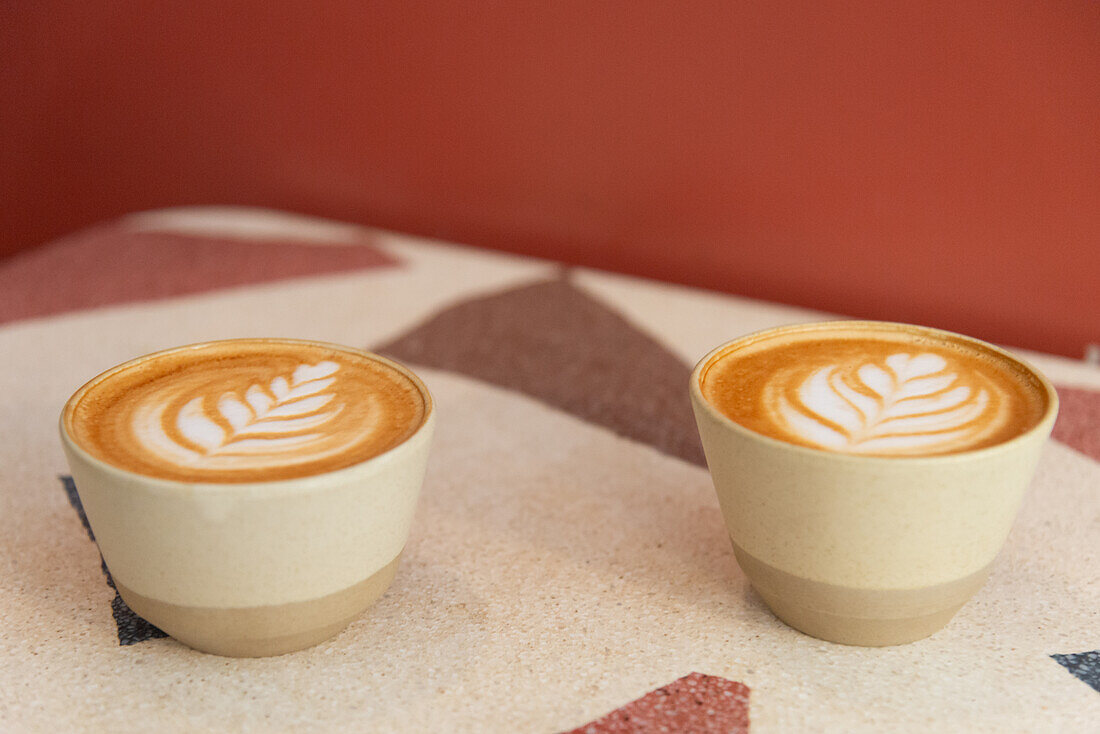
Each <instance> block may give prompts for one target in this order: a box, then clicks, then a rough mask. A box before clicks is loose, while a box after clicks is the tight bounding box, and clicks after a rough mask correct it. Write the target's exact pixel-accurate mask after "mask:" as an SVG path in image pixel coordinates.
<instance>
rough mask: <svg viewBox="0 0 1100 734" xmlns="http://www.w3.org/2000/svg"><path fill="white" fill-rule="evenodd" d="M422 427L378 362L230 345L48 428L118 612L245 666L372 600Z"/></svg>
mask: <svg viewBox="0 0 1100 734" xmlns="http://www.w3.org/2000/svg"><path fill="white" fill-rule="evenodd" d="M434 421H435V412H434V409H433V404H432V398H431V395H430V394H429V392H428V390H427V388H426V387H425V386H424V384H423V383H422V382H421V381H420V379H419V378H418V377H417V376H416V375H415V374H413V373H412V372H411V371H410V370H409V369H407V368H406V367H404V366H402V365H399V364H397V363H395V362H392V361H390V360H388V359H385V358H383V357H380V356H378V355H373V354H370V353H367V352H363V351H361V350H357V349H352V348H350V347H343V346H339V345H334V344H326V343H322V342H314V341H303V340H293V339H235V340H227V341H220V342H207V343H204V344H196V345H191V346H186V347H179V348H176V349H170V350H166V351H163V352H157V353H155V354H150V355H147V356H144V357H140V358H138V359H135V360H132V361H129V362H126V363H125V364H122V365H119V366H118V367H115V368H113V369H111V370H108V371H106V372H104V373H103V374H101V375H99V376H98V377H95V378H94V379H92V380H91V381H90V382H89V383H87V384H86V385H84V386H83V387H81V388H80V389H79V390H78V391H77V392H76V393H75V394H74V395H73V396H72V398H70V400H69V401H68V403H67V404H66V406H65V408H64V410H63V412H62V415H61V421H60V431H61V441H62V445H63V447H64V450H65V454H66V457H67V459H68V462H69V466H70V469H71V472H72V475H73V479H74V481H75V484H76V487H77V490H78V492H79V494H80V498H81V501H82V503H83V505H84V509H85V512H86V514H87V517H88V522H89V524H90V525H91V529H92V532H93V533H94V535H95V538H96V542H97V543H98V545H99V549H100V552H101V553H102V555H103V559H104V561H105V563H106V565H107V567H108V568H109V569H110V571H111V575H112V577H113V579H114V582H115V585H116V587H117V589H118V592H119V594H120V595H121V597H122V599H123V601H125V602H126V604H127V605H129V606H130V608H131V609H133V610H134V612H136V613H137V614H139V615H141V616H142V617H144V618H145V619H147V620H148V621H149V622H151V623H153V624H155V625H157V626H158V627H160V628H161V629H162V630H164V631H165V632H166V633H168V634H169V635H170V636H172V637H174V638H175V639H177V640H179V641H180V642H183V643H184V644H186V645H189V646H190V647H193V648H195V649H197V650H201V651H203V652H208V653H214V654H218V655H228V656H235V657H255V656H267V655H278V654H282V653H287V652H291V651H294V650H299V649H302V648H304V647H309V646H311V645H314V644H317V643H319V642H321V641H323V640H326V639H328V638H330V637H332V636H334V635H336V634H337V633H338V632H340V631H341V630H342V629H344V628H345V627H346V626H347V625H348V624H349V623H350V622H351V621H352V620H354V619H355V618H356V617H357V616H359V614H361V613H362V612H363V610H364V609H366V608H367V607H368V606H370V605H371V604H372V603H373V602H375V601H376V600H377V599H378V598H379V597H380V596H381V595H382V594H383V593H384V592H385V591H386V589H387V588H388V587H389V585H390V582H391V581H392V580H393V578H394V575H395V573H396V570H397V565H398V560H399V558H400V555H401V552H402V550H403V548H404V546H405V543H406V541H407V539H408V535H409V529H410V525H411V523H412V518H413V513H414V510H415V507H416V502H417V497H418V494H419V492H420V487H421V483H422V481H423V477H424V473H425V468H426V464H427V457H428V448H429V443H430V441H431V436H432V430H433V426H434Z"/></svg>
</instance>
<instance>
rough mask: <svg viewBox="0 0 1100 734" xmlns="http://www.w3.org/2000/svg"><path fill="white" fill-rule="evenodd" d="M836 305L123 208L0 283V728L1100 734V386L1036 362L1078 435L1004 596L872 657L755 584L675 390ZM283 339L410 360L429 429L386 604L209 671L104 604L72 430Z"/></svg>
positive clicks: (1060, 456)
mask: <svg viewBox="0 0 1100 734" xmlns="http://www.w3.org/2000/svg"><path fill="white" fill-rule="evenodd" d="M826 317H827V315H826V314H820V313H814V312H809V311H803V310H799V309H793V308H786V307H781V306H776V305H772V304H764V303H760V302H754V301H748V300H744V299H738V298H733V297H728V296H723V295H718V294H714V293H707V292H702V291H696V290H691V289H687V288H683V287H674V286H670V285H665V284H661V283H657V282H653V281H642V280H637V279H632V278H627V277H622V276H616V275H610V274H606V273H600V272H595V271H589V270H583V269H568V270H567V269H564V268H562V267H561V266H559V265H556V264H554V263H549V262H544V261H538V260H532V259H527V258H521V257H515V256H510V255H502V254H498V253H491V252H486V251H481V250H477V249H473V248H467V247H460V246H455V245H449V244H445V243H438V242H428V241H423V240H418V239H415V238H411V237H406V236H399V235H395V234H389V233H381V232H375V231H371V230H364V229H360V228H357V227H353V226H350V225H343V224H337V223H331V222H322V221H318V220H309V219H303V218H298V217H292V216H289V215H284V214H279V213H274V212H263V211H256V210H229V209H210V208H206V209H188V210H167V211H162V212H152V213H146V214H140V215H134V216H131V217H127V218H125V219H122V220H119V221H115V222H110V223H106V224H103V225H101V226H98V227H95V228H92V229H90V230H86V231H84V232H80V233H77V234H74V235H72V236H70V237H67V238H65V239H63V240H60V241H57V242H55V243H53V244H50V245H48V246H45V247H43V248H39V249H37V250H33V251H30V252H27V253H23V254H20V255H17V256H15V257H14V258H10V259H8V260H4V261H0V356H2V358H0V395H2V396H3V398H2V400H3V409H2V410H0V437H2V440H0V568H2V572H0V731H4V732H7V731H96V732H101V731H158V732H172V731H259V732H264V731H371V732H390V731H394V732H547V733H549V732H563V731H574V730H575V731H580V732H594V733H595V732H658V731H692V732H711V731H713V732H741V731H752V732H754V733H755V732H788V731H845V732H849V731H914V732H916V731H921V732H924V731H938V732H947V731H960V732H962V731H965V732H982V731H989V732H1012V731H1027V732H1041V731H1050V732H1095V731H1100V651H1098V648H1100V370H1098V369H1097V368H1095V367H1091V366H1088V365H1085V364H1083V363H1080V362H1075V361H1072V360H1067V359H1062V358H1057V357H1050V356H1045V355H1041V354H1032V353H1026V352H1023V353H1022V355H1023V356H1024V357H1025V358H1026V359H1028V360H1029V361H1031V362H1032V363H1033V364H1035V365H1037V366H1038V367H1039V368H1040V369H1042V370H1043V371H1044V372H1045V373H1046V374H1047V375H1048V376H1049V377H1050V378H1051V380H1052V381H1053V382H1054V383H1055V384H1056V385H1057V386H1058V388H1059V393H1060V395H1061V400H1062V412H1061V416H1060V418H1059V421H1058V424H1057V426H1056V427H1055V430H1054V440H1052V441H1051V442H1050V443H1049V444H1048V446H1047V448H1046V449H1045V452H1044V455H1043V457H1042V460H1041V462H1040V466H1039V470H1038V473H1037V476H1036V478H1035V480H1034V481H1033V483H1032V485H1031V489H1030V491H1029V493H1028V496H1027V499H1026V500H1025V503H1024V507H1023V509H1022V510H1021V513H1020V517H1019V519H1018V520H1017V522H1016V525H1015V527H1014V529H1013V531H1012V534H1011V535H1010V537H1009V540H1008V543H1007V546H1006V548H1005V550H1004V551H1003V553H1002V554H1001V556H1000V557H999V558H998V560H997V562H996V564H995V566H994V569H993V573H992V576H991V578H990V580H989V582H988V583H987V584H986V586H985V587H984V588H983V589H982V590H981V591H980V592H979V593H978V595H977V596H976V597H975V598H974V599H973V600H972V601H971V602H970V603H969V604H967V605H966V606H965V607H964V608H963V609H962V611H961V612H960V613H959V614H958V615H957V616H956V617H955V619H954V620H953V621H952V622H951V623H950V624H949V625H948V626H947V627H946V628H945V629H944V630H942V631H941V632H939V633H937V634H935V635H933V636H932V637H930V638H928V639H926V640H922V641H920V642H916V643H913V644H910V645H904V646H900V647H892V648H878V649H869V648H857V647H846V646H842V645H834V644H830V643H827V642H822V641H820V640H816V639H813V638H811V637H807V636H805V635H803V634H800V633H798V632H796V631H794V630H792V629H790V628H788V627H786V626H785V625H783V624H782V623H781V622H779V621H778V620H776V619H775V618H774V617H773V616H772V615H771V613H770V612H769V611H768V610H767V609H766V607H765V606H764V604H763V602H762V601H761V600H760V599H759V598H758V597H757V596H756V594H755V593H754V592H753V591H752V590H751V588H750V587H749V585H748V583H747V582H746V580H745V578H744V576H743V575H742V574H741V572H740V571H739V570H738V568H737V565H736V563H735V561H734V558H733V553H732V550H731V548H730V545H729V541H728V538H727V537H726V531H725V528H724V525H723V522H722V517H721V514H720V512H719V510H718V504H717V501H716V499H715V496H714V490H713V488H712V486H711V483H710V478H709V476H708V474H707V471H706V468H705V464H704V461H703V456H702V451H701V449H700V447H699V443H698V438H697V435H696V433H695V427H694V423H693V421H692V416H691V409H690V406H689V403H688V399H687V392H686V385H687V380H688V375H689V372H690V369H691V366H692V365H693V364H694V363H695V361H696V360H697V359H698V358H699V357H701V356H702V355H703V354H704V353H706V352H707V351H708V350H709V349H710V348H711V347H713V346H715V345H717V344H719V343H721V342H723V341H726V340H728V339H731V338H733V337H736V336H738V335H741V334H744V333H747V332H750V331H755V330H758V329H761V328H765V327H770V326H776V325H779V324H784V323H793V322H799V321H808V320H817V319H823V318H826ZM241 336H290V337H302V338H312V339H320V340H324V341H332V342H339V343H344V344H349V345H354V346H361V347H367V348H370V349H372V350H375V351H380V352H382V353H385V354H387V355H390V356H392V357H394V358H396V359H398V360H400V361H402V362H405V363H407V364H409V365H410V366H412V367H413V368H414V369H415V370H416V371H417V372H418V374H420V375H421V376H422V377H423V378H424V380H425V382H426V383H427V384H428V386H429V388H430V389H431V390H432V392H433V394H434V396H435V399H436V402H437V406H438V415H439V423H438V428H437V433H436V440H435V444H434V447H433V450H432V455H431V460H430V465H429V469H428V476H427V479H426V481H425V485H424V490H423V494H422V496H421V501H420V505H419V508H418V511H417V516H416V520H415V522H414V526H413V531H412V536H411V538H410V540H409V544H408V546H407V548H406V551H405V554H404V558H403V564H402V567H401V569H400V571H399V573H398V576H397V579H396V581H395V582H394V584H393V586H392V587H391V589H390V591H389V592H388V593H387V594H386V595H385V596H384V597H383V598H382V600H381V601H380V602H379V603H378V604H377V605H376V606H375V607H373V608H372V609H370V610H368V612H367V613H366V614H364V615H363V616H362V617H361V618H360V619H358V620H357V621H356V622H354V623H352V625H351V626H350V627H349V628H348V629H347V630H346V631H345V632H343V633H342V634H340V635H339V636H338V637H336V638H334V639H332V640H330V641H328V642H326V643H323V644H321V645H319V646H317V647H315V648H311V649H308V650H305V651H302V652H298V653H292V654H290V655H285V656H281V657H276V658H266V659H230V658H221V657H216V656H211V655H204V654H201V653H197V652H194V651H192V650H190V649H188V648H186V647H184V646H182V645H180V644H178V643H176V642H175V641H173V640H171V639H169V638H165V637H164V636H163V633H161V632H160V631H159V630H157V629H156V628H154V627H151V626H150V625H148V624H147V623H145V622H144V620H141V619H140V618H138V617H136V616H134V615H133V614H132V613H131V612H130V611H129V610H128V609H127V608H126V607H125V604H123V603H122V601H121V600H120V599H119V598H117V596H116V594H115V591H114V589H113V588H112V587H111V585H110V578H109V575H108V573H107V569H105V568H102V567H101V562H100V557H99V553H98V551H97V549H96V546H95V544H94V542H93V540H92V539H91V538H90V535H89V533H88V532H87V531H86V528H85V527H84V525H83V524H82V517H83V513H82V511H81V508H80V501H79V494H78V492H77V490H76V489H75V488H74V487H73V485H72V483H71V481H70V480H69V479H68V477H67V476H66V471H67V470H66V466H65V461H64V457H63V456H62V453H61V447H60V445H59V443H58V439H57V435H56V432H57V416H58V414H59V412H60V410H61V406H62V405H63V403H64V402H65V400H66V399H67V397H68V396H69V395H70V394H71V393H72V392H73V390H75V389H76V388H77V387H78V386H80V385H81V384H82V383H83V382H84V381H86V380H87V379H88V378H90V377H92V376H93V375H95V374H97V373H98V372H100V371H102V370H103V369H106V368H108V367H110V366H112V365H115V364H117V363H119V362H122V361H124V360H127V359H129V358H131V357H134V356H137V355H140V354H144V353H147V352H151V351H154V350H157V349H162V348H166V347H170V346H175V345H179V344H186V343H191V342H197V341H206V340H210V339H221V338H229V337H241Z"/></svg>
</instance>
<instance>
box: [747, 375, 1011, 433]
mask: <svg viewBox="0 0 1100 734" xmlns="http://www.w3.org/2000/svg"><path fill="white" fill-rule="evenodd" d="M791 374H792V373H780V374H779V375H777V379H776V380H774V381H773V382H771V383H769V385H768V388H769V389H768V394H767V395H766V396H765V398H766V403H767V404H768V405H769V406H774V407H773V410H775V412H776V413H778V415H776V416H774V417H775V418H776V419H777V422H778V423H779V424H781V425H784V426H785V427H786V429H787V430H789V431H791V432H792V433H794V434H795V435H796V436H798V437H799V438H801V439H803V440H805V441H807V442H809V443H811V444H813V445H816V446H820V447H822V448H826V449H831V450H834V451H843V452H847V453H871V454H873V453H894V452H898V453H905V452H906V451H913V452H926V451H928V450H929V449H932V448H935V449H942V448H949V447H951V446H952V445H955V444H962V443H972V442H974V441H975V440H976V439H978V438H980V437H981V436H982V435H983V434H986V433H988V432H990V431H992V430H994V429H996V428H997V426H998V425H999V421H997V420H989V418H990V416H989V415H988V411H989V408H990V405H991V392H992V391H994V390H996V388H995V387H993V386H992V385H991V384H990V385H974V384H965V381H963V380H962V379H961V378H960V376H959V375H958V374H957V373H956V372H954V371H952V370H951V369H950V368H949V365H948V362H947V360H946V359H944V358H943V357H942V356H940V355H938V354H931V353H923V354H917V355H915V356H914V355H911V354H907V353H897V354H891V355H889V356H887V357H886V358H885V359H884V360H883V361H882V364H877V363H875V362H867V363H864V364H860V365H829V366H825V367H820V368H818V369H816V370H814V371H813V372H812V373H810V375H809V376H808V377H805V378H804V379H802V380H801V382H795V383H794V384H790V375H791Z"/></svg>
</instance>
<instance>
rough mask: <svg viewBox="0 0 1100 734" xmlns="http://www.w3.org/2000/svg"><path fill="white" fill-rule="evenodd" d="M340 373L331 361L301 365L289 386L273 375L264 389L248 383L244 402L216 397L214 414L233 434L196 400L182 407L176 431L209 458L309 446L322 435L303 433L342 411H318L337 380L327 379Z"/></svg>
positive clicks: (329, 398)
mask: <svg viewBox="0 0 1100 734" xmlns="http://www.w3.org/2000/svg"><path fill="white" fill-rule="evenodd" d="M338 369H339V365H337V364H336V363H335V362H327V361H325V362H320V363H318V364H315V365H301V366H299V367H298V368H297V369H296V370H294V374H293V375H292V376H291V378H290V381H289V382H288V381H287V379H286V378H285V377H277V378H275V379H274V380H272V381H271V384H270V385H269V387H268V390H267V391H265V390H264V389H263V388H262V387H261V386H259V385H250V386H249V388H248V390H246V391H245V400H243V401H242V400H241V399H240V397H238V396H237V395H235V394H234V393H225V394H223V395H222V396H221V397H220V398H218V402H217V406H218V412H219V413H221V416H222V417H223V418H225V420H226V422H227V423H229V425H230V426H231V428H232V431H226V430H224V429H223V428H222V427H221V426H220V425H219V424H218V423H217V422H215V421H214V420H212V419H210V418H209V417H207V416H206V415H205V414H204V412H203V404H204V402H205V398H203V397H197V398H194V399H193V400H191V401H190V402H188V403H187V404H186V405H185V406H184V407H183V409H182V410H181V411H180V413H179V417H178V418H177V419H176V427H177V428H178V429H179V431H180V433H181V434H182V435H183V436H184V438H186V439H187V440H189V441H191V442H192V443H194V444H196V445H198V446H200V447H202V448H203V449H204V450H205V451H206V453H207V454H218V453H228V452H232V453H241V452H244V453H264V452H265V451H277V450H280V449H284V448H286V447H287V446H291V445H300V444H304V443H308V442H309V441H312V440H314V439H316V438H318V437H319V436H320V434H317V433H303V431H309V430H311V429H313V428H316V427H318V426H321V425H323V424H324V423H327V422H328V421H329V420H331V419H332V418H333V417H334V416H335V415H336V413H338V412H339V410H340V409H339V407H337V408H335V409H330V410H326V411H322V410H321V409H322V408H324V407H325V406H326V405H328V404H329V403H330V402H331V401H332V399H333V396H332V395H325V394H321V393H322V391H323V390H324V389H325V388H327V387H329V386H330V385H331V384H332V383H333V382H335V380H336V378H335V377H332V376H331V375H333V374H335V372H336V371H337V370H338ZM269 434H282V435H279V436H274V437H272V436H269Z"/></svg>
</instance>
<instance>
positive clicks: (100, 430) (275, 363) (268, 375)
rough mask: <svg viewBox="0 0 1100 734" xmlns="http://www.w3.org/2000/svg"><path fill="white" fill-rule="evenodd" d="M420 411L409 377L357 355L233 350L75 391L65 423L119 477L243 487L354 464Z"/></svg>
mask: <svg viewBox="0 0 1100 734" xmlns="http://www.w3.org/2000/svg"><path fill="white" fill-rule="evenodd" d="M124 367H125V366H124ZM425 407H426V406H425V403H424V398H423V395H422V394H421V393H420V391H419V390H418V388H417V386H416V385H415V384H414V383H413V382H412V380H411V379H410V378H408V377H406V376H405V375H404V374H403V373H401V372H400V371H398V369H397V368H395V367H392V366H390V365H388V364H386V363H384V362H383V361H381V360H378V359H375V358H371V357H370V356H368V355H365V354H363V353H357V352H354V351H353V350H348V351H341V350H338V349H330V348H326V347H323V346H320V345H315V344H304V343H294V342H279V341H274V340H273V341H260V340H239V341H235V342H232V343H231V344H230V343H217V342H215V343H213V344H211V345H205V346H203V347H202V348H200V349H195V350H188V349H183V350H174V351H172V352H167V353H163V354H161V355H153V356H152V357H151V358H149V359H148V360H147V361H145V362H143V363H139V364H137V365H134V366H133V367H130V368H128V369H125V368H120V369H119V371H118V373H117V374H116V375H109V376H108V377H107V378H106V379H103V380H102V381H100V382H98V383H94V384H92V385H91V386H90V387H88V388H86V393H85V394H84V396H83V397H82V398H81V399H80V400H78V401H77V403H76V404H75V407H74V409H73V410H72V411H71V415H72V419H71V422H72V428H73V435H74V437H75V438H77V439H78V441H80V443H81V445H82V446H83V447H84V448H85V449H87V450H89V451H90V452H91V453H93V454H94V455H97V456H99V457H100V458H102V459H104V460H105V461H107V462H108V463H112V464H116V465H118V466H120V467H121V468H125V469H129V470H132V471H136V472H138V473H143V474H152V475H154V476H162V477H165V478H169V479H193V480H200V481H219V482H225V481H242V482H243V481H257V480H263V479H280V478H289V477H293V476H304V475H307V474H311V473H315V472H317V471H327V470H331V469H335V468H340V467H341V466H348V465H350V464H353V463H357V462H359V461H363V460H365V459H367V458H370V457H371V456H373V455H375V454H378V453H381V452H383V451H385V450H387V449H388V448H390V447H392V446H394V445H396V444H397V443H400V442H401V441H402V440H404V438H406V437H407V436H408V435H411V433H412V432H414V431H415V430H416V429H417V428H418V427H419V426H420V424H421V423H422V422H423V419H424V415H425Z"/></svg>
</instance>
